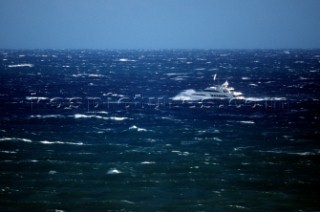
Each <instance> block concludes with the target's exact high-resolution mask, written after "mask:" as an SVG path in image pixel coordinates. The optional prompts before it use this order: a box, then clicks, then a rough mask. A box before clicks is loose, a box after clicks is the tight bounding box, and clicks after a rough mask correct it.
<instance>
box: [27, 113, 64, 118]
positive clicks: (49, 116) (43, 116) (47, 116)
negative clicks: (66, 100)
mask: <svg viewBox="0 0 320 212" xmlns="http://www.w3.org/2000/svg"><path fill="white" fill-rule="evenodd" d="M29 118H30V119H58V118H65V116H63V115H57V114H49V115H31V116H29Z"/></svg>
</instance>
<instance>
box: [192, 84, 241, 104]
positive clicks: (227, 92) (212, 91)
mask: <svg viewBox="0 0 320 212" xmlns="http://www.w3.org/2000/svg"><path fill="white" fill-rule="evenodd" d="M191 96H192V98H197V99H199V100H205V99H243V98H244V96H243V94H242V93H241V92H238V91H235V90H234V88H232V87H229V83H228V81H225V82H224V83H223V84H222V85H213V86H211V87H208V88H206V89H204V90H203V91H196V92H194V93H192V94H191Z"/></svg>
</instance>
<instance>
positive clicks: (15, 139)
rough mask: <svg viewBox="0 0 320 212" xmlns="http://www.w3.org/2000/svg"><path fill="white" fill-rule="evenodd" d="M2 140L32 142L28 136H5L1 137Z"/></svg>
mask: <svg viewBox="0 0 320 212" xmlns="http://www.w3.org/2000/svg"><path fill="white" fill-rule="evenodd" d="M0 141H23V142H26V143H31V142H32V140H31V139H28V138H17V137H4V138H0Z"/></svg>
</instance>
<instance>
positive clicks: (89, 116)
mask: <svg viewBox="0 0 320 212" xmlns="http://www.w3.org/2000/svg"><path fill="white" fill-rule="evenodd" d="M73 117H74V118H75V119H102V120H113V121H124V120H126V119H128V118H127V117H117V116H111V117H106V116H101V115H86V114H74V115H73Z"/></svg>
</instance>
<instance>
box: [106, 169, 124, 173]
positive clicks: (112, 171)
mask: <svg viewBox="0 0 320 212" xmlns="http://www.w3.org/2000/svg"><path fill="white" fill-rule="evenodd" d="M121 173H122V172H121V171H119V170H118V169H116V168H112V169H109V170H108V171H107V174H121Z"/></svg>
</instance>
